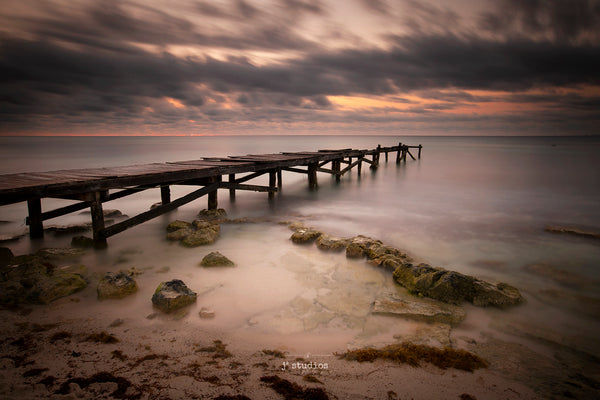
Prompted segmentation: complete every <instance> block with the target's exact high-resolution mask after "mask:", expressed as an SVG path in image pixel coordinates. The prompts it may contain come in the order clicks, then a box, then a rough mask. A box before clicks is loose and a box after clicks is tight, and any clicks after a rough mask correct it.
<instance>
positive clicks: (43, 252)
mask: <svg viewBox="0 0 600 400" xmlns="http://www.w3.org/2000/svg"><path fill="white" fill-rule="evenodd" d="M84 253H85V251H84V250H83V249H74V248H72V247H65V248H46V249H40V250H38V251H37V253H35V254H36V255H37V256H39V257H42V258H44V259H46V260H65V259H74V258H79V257H80V256H82V255H83V254H84Z"/></svg>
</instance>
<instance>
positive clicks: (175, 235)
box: [167, 228, 194, 242]
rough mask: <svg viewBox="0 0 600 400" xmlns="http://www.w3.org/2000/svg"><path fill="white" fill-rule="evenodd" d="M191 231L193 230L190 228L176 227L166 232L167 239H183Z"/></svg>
mask: <svg viewBox="0 0 600 400" xmlns="http://www.w3.org/2000/svg"><path fill="white" fill-rule="evenodd" d="M192 233H194V230H193V229H190V228H183V229H177V230H176V231H172V232H169V233H167V240H171V241H175V242H177V241H180V240H183V239H185V238H186V237H187V236H189V235H191V234H192Z"/></svg>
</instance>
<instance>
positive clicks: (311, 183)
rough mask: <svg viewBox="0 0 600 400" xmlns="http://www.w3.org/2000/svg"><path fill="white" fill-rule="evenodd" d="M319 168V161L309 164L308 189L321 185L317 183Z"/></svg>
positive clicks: (315, 188)
mask: <svg viewBox="0 0 600 400" xmlns="http://www.w3.org/2000/svg"><path fill="white" fill-rule="evenodd" d="M317 168H319V163H310V164H308V189H309V190H313V191H314V190H317V189H318V188H319V185H318V184H317Z"/></svg>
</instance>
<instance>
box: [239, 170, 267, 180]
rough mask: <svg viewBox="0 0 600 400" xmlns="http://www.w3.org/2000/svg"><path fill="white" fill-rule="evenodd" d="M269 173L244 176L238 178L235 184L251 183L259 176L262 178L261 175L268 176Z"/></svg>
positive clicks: (263, 172) (262, 172)
mask: <svg viewBox="0 0 600 400" xmlns="http://www.w3.org/2000/svg"><path fill="white" fill-rule="evenodd" d="M267 172H268V171H261V172H254V173H252V174H250V175H246V176H242V177H241V178H237V179H236V180H235V183H243V182H247V181H249V180H250V179H254V178H257V177H259V176H261V175H264V174H266V173H267Z"/></svg>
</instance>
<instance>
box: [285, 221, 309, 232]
mask: <svg viewBox="0 0 600 400" xmlns="http://www.w3.org/2000/svg"><path fill="white" fill-rule="evenodd" d="M288 228H290V230H292V231H297V230H298V229H306V225H304V223H302V222H292V223H290V224H288Z"/></svg>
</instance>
